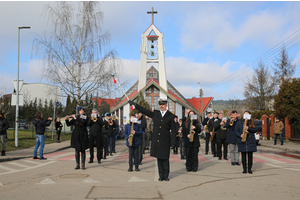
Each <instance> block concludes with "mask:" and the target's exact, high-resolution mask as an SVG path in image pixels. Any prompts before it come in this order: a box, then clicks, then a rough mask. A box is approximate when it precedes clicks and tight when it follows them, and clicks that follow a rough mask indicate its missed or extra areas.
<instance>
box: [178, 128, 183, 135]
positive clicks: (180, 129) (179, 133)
mask: <svg viewBox="0 0 300 200" xmlns="http://www.w3.org/2000/svg"><path fill="white" fill-rule="evenodd" d="M179 131H180V132H179ZM179 131H178V137H182V127H180V128H179Z"/></svg>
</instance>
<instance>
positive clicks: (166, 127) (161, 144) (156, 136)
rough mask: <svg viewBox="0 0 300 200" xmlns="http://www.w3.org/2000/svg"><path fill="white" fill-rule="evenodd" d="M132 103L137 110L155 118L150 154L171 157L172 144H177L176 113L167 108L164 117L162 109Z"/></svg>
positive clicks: (159, 157)
mask: <svg viewBox="0 0 300 200" xmlns="http://www.w3.org/2000/svg"><path fill="white" fill-rule="evenodd" d="M132 104H133V105H135V108H136V109H137V110H139V111H141V112H142V113H143V114H145V115H147V116H148V117H150V118H152V119H153V133H152V137H151V138H152V139H151V150H150V156H152V157H155V158H158V159H169V158H170V146H171V144H172V145H174V144H175V140H176V134H177V133H176V127H175V121H174V118H175V115H174V114H172V113H171V112H170V111H168V110H167V111H166V113H165V115H164V116H163V117H162V115H161V112H160V110H154V111H150V110H147V109H145V108H144V107H142V106H140V105H138V104H136V103H133V102H132Z"/></svg>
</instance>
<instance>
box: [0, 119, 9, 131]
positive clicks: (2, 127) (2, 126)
mask: <svg viewBox="0 0 300 200" xmlns="http://www.w3.org/2000/svg"><path fill="white" fill-rule="evenodd" d="M8 128H9V124H8V121H7V119H6V118H0V135H6V134H7V132H6V130H7V129H8Z"/></svg>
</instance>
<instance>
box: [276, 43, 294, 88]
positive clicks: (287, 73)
mask: <svg viewBox="0 0 300 200" xmlns="http://www.w3.org/2000/svg"><path fill="white" fill-rule="evenodd" d="M273 69H274V75H275V78H276V80H277V82H278V84H277V85H281V83H282V82H283V81H284V80H287V79H290V78H292V76H293V74H294V73H295V69H296V64H292V59H291V58H289V55H288V52H287V50H286V49H285V46H282V48H281V51H280V53H279V55H278V56H277V57H276V59H275V61H274V67H273Z"/></svg>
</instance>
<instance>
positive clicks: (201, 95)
mask: <svg viewBox="0 0 300 200" xmlns="http://www.w3.org/2000/svg"><path fill="white" fill-rule="evenodd" d="M200 99H201V104H202V105H201V113H202V119H204V113H203V112H204V108H203V90H202V88H200ZM199 107H200V105H199Z"/></svg>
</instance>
